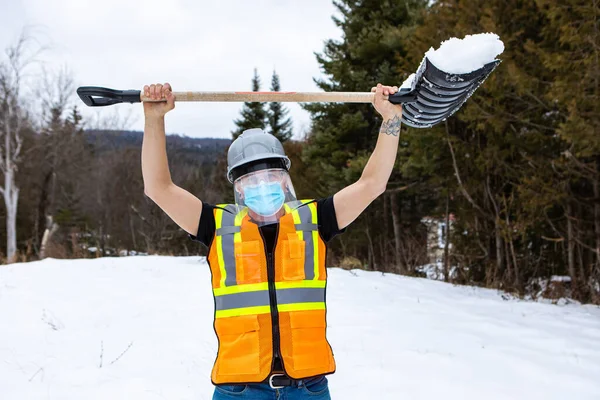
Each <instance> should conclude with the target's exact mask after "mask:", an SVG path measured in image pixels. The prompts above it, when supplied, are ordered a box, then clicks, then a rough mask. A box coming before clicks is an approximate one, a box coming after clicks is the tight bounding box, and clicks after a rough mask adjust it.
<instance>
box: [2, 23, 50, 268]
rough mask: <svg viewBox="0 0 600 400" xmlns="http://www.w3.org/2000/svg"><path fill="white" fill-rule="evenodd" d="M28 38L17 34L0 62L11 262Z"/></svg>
mask: <svg viewBox="0 0 600 400" xmlns="http://www.w3.org/2000/svg"><path fill="white" fill-rule="evenodd" d="M31 42H32V41H31V40H30V37H28V36H27V34H26V33H23V34H21V36H20V37H19V38H18V40H17V41H16V43H15V44H14V45H12V46H9V47H8V48H7V49H6V58H5V59H3V60H1V61H0V135H2V136H4V137H3V138H2V139H0V171H1V172H2V174H3V175H4V182H3V183H2V185H1V186H0V194H2V196H3V198H4V205H5V207H6V237H7V243H6V255H7V260H8V262H12V261H14V258H15V254H16V251H17V205H18V202H19V186H18V184H17V182H16V172H17V164H18V162H19V160H20V156H21V151H22V145H23V137H22V130H23V129H24V127H25V125H26V124H27V123H28V122H27V120H28V116H27V112H26V109H25V104H24V103H25V102H24V100H23V86H24V76H25V71H26V70H27V69H28V68H29V67H30V66H31V64H33V63H34V62H35V60H36V57H37V55H38V54H39V51H41V49H39V50H38V51H32V48H33V46H32V45H31Z"/></svg>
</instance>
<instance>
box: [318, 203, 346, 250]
mask: <svg viewBox="0 0 600 400" xmlns="http://www.w3.org/2000/svg"><path fill="white" fill-rule="evenodd" d="M317 218H318V219H319V233H320V234H321V237H322V238H323V240H324V241H325V242H326V243H327V242H329V241H330V240H331V239H333V238H334V237H335V236H337V235H339V234H341V233H344V232H346V228H344V229H339V228H338V224H337V216H336V215H335V206H334V205H333V196H330V197H327V198H325V199H320V200H317Z"/></svg>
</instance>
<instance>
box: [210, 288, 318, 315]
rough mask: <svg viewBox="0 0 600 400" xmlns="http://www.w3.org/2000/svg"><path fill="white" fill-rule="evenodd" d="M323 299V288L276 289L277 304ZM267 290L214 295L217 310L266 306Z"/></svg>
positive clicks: (311, 301) (312, 301) (316, 301)
mask: <svg viewBox="0 0 600 400" xmlns="http://www.w3.org/2000/svg"><path fill="white" fill-rule="evenodd" d="M324 301H325V289H323V288H294V289H277V304H296V303H322V302H324ZM269 304H271V303H270V301H269V291H268V290H259V291H256V292H242V293H234V294H226V295H222V296H215V305H216V309H217V311H223V310H231V309H234V308H246V307H259V306H268V305H269Z"/></svg>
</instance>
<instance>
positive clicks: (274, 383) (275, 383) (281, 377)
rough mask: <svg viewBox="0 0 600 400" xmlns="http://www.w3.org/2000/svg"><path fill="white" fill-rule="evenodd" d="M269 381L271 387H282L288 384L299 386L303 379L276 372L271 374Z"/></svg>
mask: <svg viewBox="0 0 600 400" xmlns="http://www.w3.org/2000/svg"><path fill="white" fill-rule="evenodd" d="M267 382H268V383H269V386H271V389H281V388H284V387H286V386H294V387H298V386H299V385H300V383H301V382H302V379H293V378H290V377H289V376H287V375H286V374H282V373H274V374H272V375H270V376H269V378H268V379H267Z"/></svg>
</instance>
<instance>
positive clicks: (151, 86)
mask: <svg viewBox="0 0 600 400" xmlns="http://www.w3.org/2000/svg"><path fill="white" fill-rule="evenodd" d="M155 90H156V85H155V84H152V85H150V98H151V99H152V100H154V92H155Z"/></svg>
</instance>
